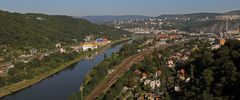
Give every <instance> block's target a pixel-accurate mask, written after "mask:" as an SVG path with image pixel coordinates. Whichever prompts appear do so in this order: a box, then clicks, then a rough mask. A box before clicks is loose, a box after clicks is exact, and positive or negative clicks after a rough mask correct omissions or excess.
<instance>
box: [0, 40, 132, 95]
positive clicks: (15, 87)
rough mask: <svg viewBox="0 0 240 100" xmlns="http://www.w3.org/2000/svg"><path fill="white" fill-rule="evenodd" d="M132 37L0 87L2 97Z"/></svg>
mask: <svg viewBox="0 0 240 100" xmlns="http://www.w3.org/2000/svg"><path fill="white" fill-rule="evenodd" d="M129 39H131V38H126V39H121V40H117V41H113V42H112V43H110V44H108V45H105V46H103V47H100V48H98V49H96V50H94V51H89V52H86V53H84V54H81V55H79V56H77V57H76V58H75V59H74V60H72V61H69V62H67V63H63V64H61V66H59V67H57V68H55V69H53V70H51V71H47V72H45V73H44V74H42V75H40V76H36V77H34V78H33V79H30V80H24V81H21V82H19V83H16V84H13V85H9V86H5V87H2V88H1V89H0V97H3V96H6V95H9V94H11V93H13V92H16V91H19V90H21V89H24V88H27V87H29V86H31V85H34V84H36V83H38V82H40V81H41V80H43V79H45V78H47V77H49V76H51V75H53V74H55V73H57V72H59V71H60V70H62V69H65V68H66V67H68V66H70V65H72V64H74V63H76V62H78V61H79V60H82V59H83V58H85V57H87V56H89V55H94V54H95V53H96V52H101V51H103V50H105V49H107V48H109V47H110V46H111V45H114V44H117V43H120V42H123V41H127V40H129Z"/></svg>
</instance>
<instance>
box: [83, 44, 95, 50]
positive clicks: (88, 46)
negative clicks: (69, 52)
mask: <svg viewBox="0 0 240 100" xmlns="http://www.w3.org/2000/svg"><path fill="white" fill-rule="evenodd" d="M96 48H97V45H95V44H92V43H86V44H84V45H82V50H83V51H88V50H94V49H96Z"/></svg>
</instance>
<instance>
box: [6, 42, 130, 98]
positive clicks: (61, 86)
mask: <svg viewBox="0 0 240 100" xmlns="http://www.w3.org/2000/svg"><path fill="white" fill-rule="evenodd" d="M124 43H126V42H124ZM124 43H119V44H115V45H112V46H111V47H110V48H108V49H106V50H105V51H104V52H101V53H99V54H97V55H95V56H94V57H93V58H91V59H89V58H88V59H87V58H86V59H83V60H80V61H79V62H77V63H76V64H73V65H72V66H69V67H67V68H66V69H64V70H62V71H60V72H58V73H56V74H54V75H52V76H50V77H48V78H46V79H44V80H42V81H41V82H39V83H37V84H35V85H32V86H31V87H28V88H25V89H23V90H21V91H18V92H16V93H13V94H11V95H8V96H6V97H4V98H2V99H3V100H67V98H68V96H70V95H71V94H73V93H77V92H78V91H79V87H80V85H81V83H82V81H83V80H84V77H85V75H86V74H87V73H88V72H89V71H90V70H91V69H92V68H93V67H94V66H96V65H97V64H99V63H100V62H102V61H103V60H104V54H107V56H110V55H111V54H112V52H118V51H119V49H120V48H121V47H122V45H123V44H124Z"/></svg>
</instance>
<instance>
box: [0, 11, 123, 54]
mask: <svg viewBox="0 0 240 100" xmlns="http://www.w3.org/2000/svg"><path fill="white" fill-rule="evenodd" d="M90 33H91V34H94V35H95V36H104V37H107V38H110V39H118V38H119V37H121V36H122V35H123V34H124V33H126V32H125V31H121V30H118V29H114V28H110V27H107V26H103V25H96V24H92V23H90V22H89V21H87V20H83V19H75V18H73V17H69V16H57V15H54V16H49V15H45V14H32V13H29V14H20V13H10V12H5V11H1V10H0V48H4V47H6V46H7V47H14V48H24V49H27V48H33V47H34V48H46V47H52V46H53V45H54V44H55V43H58V42H63V43H66V44H71V43H73V41H72V39H77V40H78V41H83V38H84V36H85V35H88V34H90ZM100 33H103V34H100Z"/></svg>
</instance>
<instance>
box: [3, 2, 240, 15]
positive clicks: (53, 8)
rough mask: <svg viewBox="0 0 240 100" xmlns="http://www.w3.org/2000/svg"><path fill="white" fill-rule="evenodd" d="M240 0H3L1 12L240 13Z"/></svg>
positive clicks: (77, 13)
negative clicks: (236, 11)
mask: <svg viewBox="0 0 240 100" xmlns="http://www.w3.org/2000/svg"><path fill="white" fill-rule="evenodd" d="M239 5H240V0H0V9H1V10H4V11H11V12H22V13H33V12H34V13H45V14H51V15H53V14H57V15H70V16H86V15H149V16H156V15H161V14H176V13H192V12H226V11H231V10H240V6H239Z"/></svg>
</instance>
